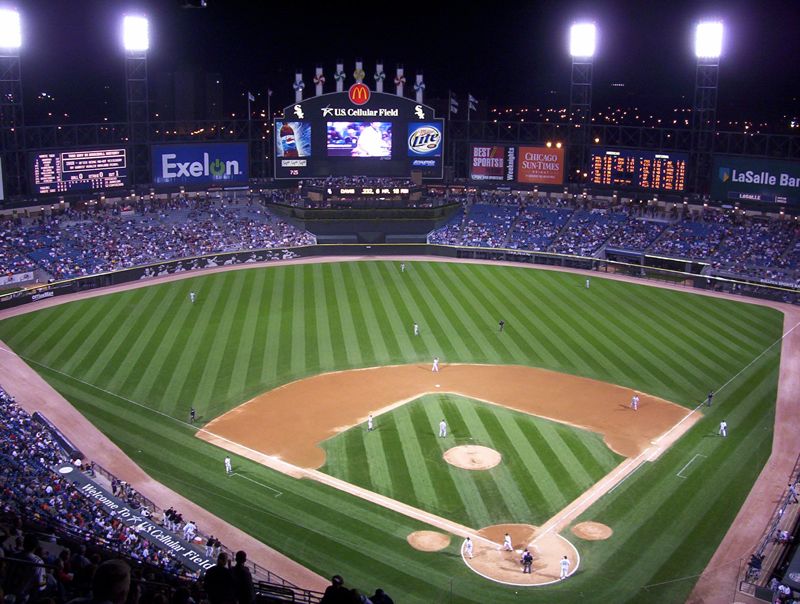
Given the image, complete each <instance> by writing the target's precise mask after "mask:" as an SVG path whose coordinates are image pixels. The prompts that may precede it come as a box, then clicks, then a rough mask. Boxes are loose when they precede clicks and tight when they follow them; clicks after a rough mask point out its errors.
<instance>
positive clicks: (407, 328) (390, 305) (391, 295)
mask: <svg viewBox="0 0 800 604" xmlns="http://www.w3.org/2000/svg"><path fill="white" fill-rule="evenodd" d="M366 268H367V270H368V272H369V275H368V277H369V279H371V280H372V281H373V282H375V283H380V284H381V287H377V288H376V289H377V293H378V297H379V300H378V301H379V302H380V303H379V304H378V305H377V308H376V312H377V313H378V315H379V316H380V319H379V320H380V321H381V322H382V324H383V325H386V326H388V328H389V330H390V332H391V333H390V337H389V338H387V340H388V342H387V345H388V347H389V350H390V354H391V355H392V357H391V358H392V362H394V363H400V364H402V363H411V362H413V361H415V360H416V359H417V358H418V353H417V350H416V349H415V346H414V341H413V340H418V339H419V337H418V336H414V325H413V324H414V321H413V319H412V318H411V316H410V314H409V311H408V309H407V308H406V307H405V306H403V307H402V311H401V310H400V309H399V308H398V306H397V304H395V299H397V298H398V296H397V294H396V292H395V291H394V290H393V288H392V287H391V284H390V283H389V282H388V279H385V278H384V275H383V274H382V273H381V269H382V268H383V269H386V270H396V269H395V268H394V266H393V265H392V264H391V263H388V262H371V263H369V264H368V265H367V267H366ZM401 304H402V302H401Z"/></svg>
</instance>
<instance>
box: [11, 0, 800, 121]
mask: <svg viewBox="0 0 800 604" xmlns="http://www.w3.org/2000/svg"><path fill="white" fill-rule="evenodd" d="M180 4H181V2H180V0H140V1H138V2H132V3H129V2H120V1H110V0H102V1H101V0H74V1H67V0H28V1H24V0H20V1H19V2H18V4H17V7H18V8H19V10H20V12H21V13H22V20H23V37H24V38H23V49H22V72H23V80H24V89H25V95H26V105H27V104H28V102H29V101H30V100H31V99H33V98H34V97H35V96H36V95H37V94H39V92H42V91H46V92H48V93H50V94H53V95H55V96H56V101H55V102H54V103H52V105H53V107H54V109H56V110H57V111H60V112H69V113H70V117H69V120H68V121H72V122H74V121H95V120H98V121H99V113H101V112H105V113H108V114H109V118H110V120H111V121H114V120H122V119H124V115H125V106H124V66H123V54H122V51H121V50H120V42H119V38H120V22H121V17H122V15H123V14H124V13H125V12H126V10H127V11H128V12H131V13H134V12H137V11H138V12H144V13H146V14H147V15H148V16H149V17H150V19H151V51H150V54H149V55H148V60H149V63H148V68H149V70H150V73H151V74H156V73H157V72H160V71H175V70H180V69H202V70H206V71H209V72H218V73H220V74H222V79H223V83H224V90H225V108H226V111H227V112H230V111H233V110H236V111H241V109H242V107H243V104H242V101H241V98H242V94H243V93H244V92H245V91H246V90H252V91H253V92H259V93H261V94H262V96H261V98H260V99H259V103H261V102H262V99H263V93H264V91H265V90H266V89H267V88H272V89H273V90H275V95H274V97H273V107H276V106H281V105H284V104H287V103H288V102H290V100H291V98H292V90H291V83H292V82H293V80H294V71H295V68H297V67H300V68H302V70H303V72H304V77H305V81H306V84H307V86H308V87H309V89H311V90H313V85H312V82H311V79H312V76H313V68H314V66H315V65H316V64H317V63H318V62H319V63H321V64H322V65H323V66H324V67H325V72H326V76H327V78H328V84H327V86H326V89H328V90H329V89H331V88H332V86H333V77H332V76H333V70H334V64H335V59H336V58H342V59H343V60H344V63H345V72H346V73H347V74H348V80H349V81H352V76H351V74H352V72H353V68H354V65H353V64H354V61H355V59H356V58H357V57H358V58H362V59H363V60H364V63H365V69H366V71H367V77H368V78H371V76H372V74H373V72H374V64H375V60H376V59H383V60H384V66H385V67H384V69H385V71H386V73H387V84H388V86H387V90H393V89H394V87H393V84H389V82H391V79H392V78H393V75H394V67H395V65H396V64H397V63H402V64H404V66H405V68H406V76H407V78H408V81H409V82H411V81H413V75H414V73H416V70H417V69H418V68H420V69H422V70H423V71H424V73H425V81H426V85H427V91H426V96H427V97H428V98H433V97H445V96H446V94H447V90H448V89H452V90H454V91H456V92H458V93H460V94H462V95H463V94H465V93H466V92H471V93H472V94H473V96H477V97H478V98H480V99H484V100H486V101H488V103H489V104H491V105H532V106H537V105H538V106H541V105H550V106H554V105H557V104H559V102H561V104H564V103H565V102H566V101H567V100H568V91H569V66H570V59H569V57H568V52H567V33H568V28H569V25H570V23H571V22H572V21H575V20H579V19H590V20H593V21H595V22H596V23H597V25H598V29H599V41H598V54H597V56H596V58H595V72H594V93H595V101H594V106H595V108H597V107H599V106H600V105H603V104H606V103H608V102H615V103H616V102H621V101H622V100H625V102H626V103H628V104H629V105H639V106H640V107H643V108H645V109H646V110H650V111H654V112H658V111H665V110H668V109H670V108H672V107H675V106H691V99H692V94H693V86H694V68H695V60H694V56H693V49H692V35H693V25H694V23H695V22H697V21H698V20H700V19H701V18H707V17H713V18H719V19H721V20H722V21H724V23H725V27H726V32H725V35H726V40H725V44H724V50H723V53H724V54H723V58H722V67H721V79H720V99H719V107H720V117H721V118H722V117H726V118H727V117H731V116H732V117H733V118H734V119H736V118H738V117H744V118H750V119H756V120H757V119H774V117H775V116H776V115H778V114H780V113H792V112H797V109H798V101H797V98H796V97H798V96H800V77H798V75H797V74H798V66H799V65H798V64H799V63H800V2H798V1H797V0H783V1H770V0H765V1H762V2H759V1H755V0H753V1H745V0H726V1H725V2H720V1H716V2H703V1H695V2H691V1H686V0H676V1H673V2H665V1H661V0H636V1H626V2H622V1H617V2H611V1H604V0H593V1H591V2H578V1H571V0H545V1H539V2H536V1H531V2H526V3H524V4H523V5H521V7H520V5H518V4H517V3H503V2H481V3H478V2H469V3H452V2H447V3H440V5H441V7H440V5H439V4H436V7H432V6H433V5H434V4H435V3H432V2H427V3H426V2H402V3H395V4H391V3H377V2H371V3H366V2H344V1H338V2H328V3H326V6H327V9H326V10H324V11H320V10H318V9H315V8H314V9H312V7H316V6H318V4H317V3H310V2H297V1H294V0H293V1H290V2H282V3H276V2H266V1H264V0H250V1H240V0H208V7H207V8H205V9H184V8H181V7H180ZM389 6H397V7H402V8H401V9H400V10H398V11H397V12H396V13H395V14H394V15H391V16H386V15H385V14H383V13H384V12H385V9H386V7H389ZM496 7H502V10H500V11H495V10H493V9H494V8H496ZM379 9H382V10H380V14H379V12H378V11H379ZM368 81H369V82H370V83H371V79H368ZM612 82H623V83H625V89H624V93H623V97H620V95H619V93H618V92H617V93H616V96H614V94H612V92H611V91H612V89H611V87H610V84H611V83H612ZM106 86H108V92H106V93H105V96H106V98H107V99H109V98H110V99H112V102H110V103H109V104H108V105H106V106H105V107H104V106H103V105H102V103H100V101H99V100H98V99H99V97H100V96H101V95H100V94H92V91H93V90H94V91H96V92H97V91H101V90H104V89H105V87H106ZM550 91H556V92H557V94H556V95H553V94H552V93H550ZM682 97H683V98H682ZM36 113H37V112H36V110H33V109H32V110H31V111H30V115H31V119H32V120H33V119H35V118H34V116H35V115H36Z"/></svg>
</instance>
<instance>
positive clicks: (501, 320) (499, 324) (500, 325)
mask: <svg viewBox="0 0 800 604" xmlns="http://www.w3.org/2000/svg"><path fill="white" fill-rule="evenodd" d="M497 325H498V327H500V331H503V330H504V329H505V328H506V322H505V321H503V319H500V322H499V323H498V324H497Z"/></svg>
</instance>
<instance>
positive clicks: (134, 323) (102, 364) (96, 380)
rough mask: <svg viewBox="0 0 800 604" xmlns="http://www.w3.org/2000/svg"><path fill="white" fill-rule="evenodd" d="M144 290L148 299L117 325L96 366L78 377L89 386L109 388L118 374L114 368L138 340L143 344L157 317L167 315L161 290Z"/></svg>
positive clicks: (124, 359)
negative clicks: (157, 315) (81, 377)
mask: <svg viewBox="0 0 800 604" xmlns="http://www.w3.org/2000/svg"><path fill="white" fill-rule="evenodd" d="M145 289H146V290H147V292H148V295H147V296H145V298H144V300H143V301H142V302H141V304H140V305H139V306H138V308H137V309H136V310H135V311H134V312H133V313H131V315H130V316H129V317H128V318H127V319H126V320H125V321H124V322H123V323H122V325H120V327H119V329H118V330H117V332H116V333H115V334H114V337H113V338H112V339H111V340H110V341H109V342H107V343H106V346H105V347H104V348H103V351H102V352H101V353H100V356H99V357H98V358H97V359H96V361H95V363H94V364H93V365H92V366H91V367H90V368H89V369H88V370H86V371H85V372H84V373H81V374H80V375H82V376H83V379H84V380H86V381H87V382H89V383H90V384H97V385H99V386H102V387H103V388H108V386H109V384H110V383H111V380H112V378H113V376H114V375H115V374H116V372H117V368H118V367H119V366H120V364H121V363H123V362H125V361H126V359H127V358H128V355H129V354H131V353H132V348H133V347H134V346H135V345H136V343H137V342H139V341H140V340H141V342H144V341H145V340H146V339H147V333H146V332H147V331H149V329H148V326H149V325H150V324H151V323H150V322H151V321H153V320H154V318H155V316H156V313H165V312H166V311H167V305H165V304H163V303H162V302H163V295H164V289H163V288H160V287H147V288H145ZM140 346H141V345H140ZM88 360H91V359H88Z"/></svg>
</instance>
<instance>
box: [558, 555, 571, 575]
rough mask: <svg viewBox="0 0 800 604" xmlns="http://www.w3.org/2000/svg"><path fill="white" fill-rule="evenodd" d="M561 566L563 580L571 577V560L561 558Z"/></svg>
mask: <svg viewBox="0 0 800 604" xmlns="http://www.w3.org/2000/svg"><path fill="white" fill-rule="evenodd" d="M560 565H561V578H562V579H566V578H567V576H568V575H569V558H567V557H566V556H564V557H563V558H561V562H560Z"/></svg>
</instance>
